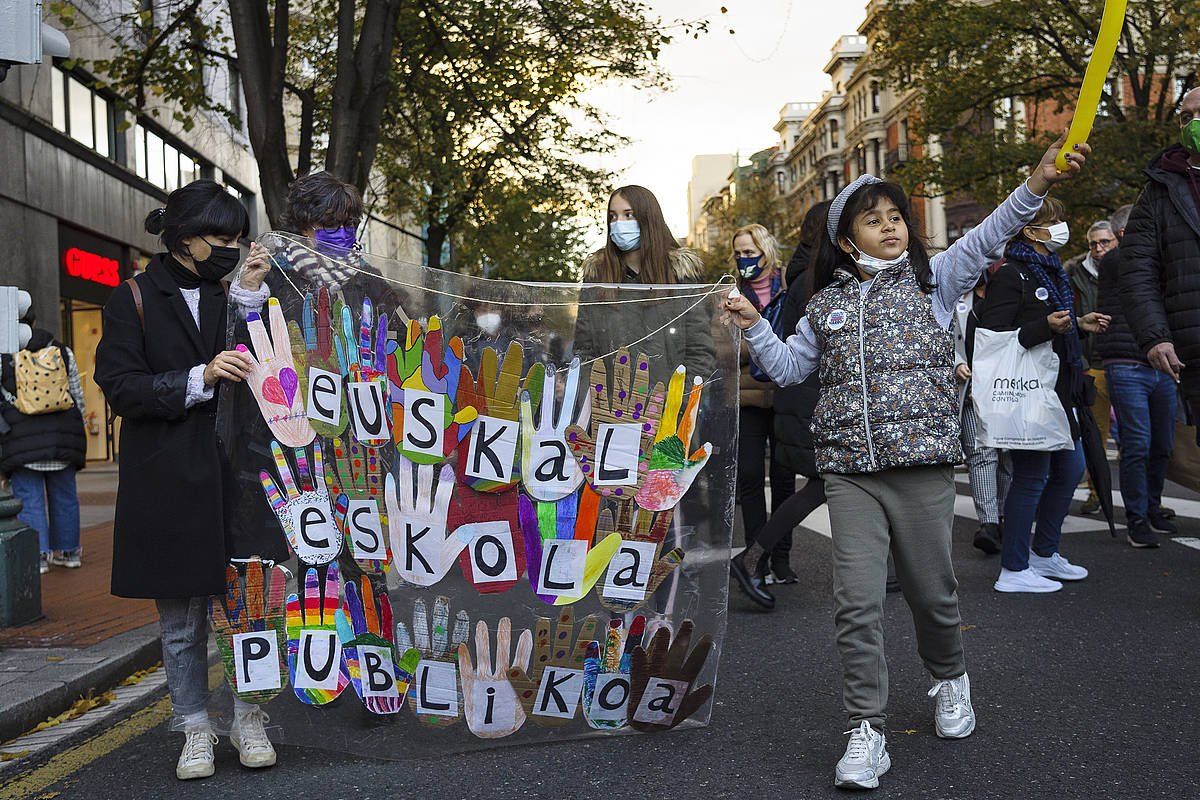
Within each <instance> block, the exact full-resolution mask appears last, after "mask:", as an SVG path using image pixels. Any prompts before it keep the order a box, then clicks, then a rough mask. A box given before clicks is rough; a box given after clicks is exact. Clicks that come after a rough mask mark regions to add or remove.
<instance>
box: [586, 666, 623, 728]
mask: <svg viewBox="0 0 1200 800" xmlns="http://www.w3.org/2000/svg"><path fill="white" fill-rule="evenodd" d="M628 709H629V676H628V675H621V674H620V673H616V672H607V673H606V672H602V673H600V674H599V675H597V676H596V688H595V690H594V691H593V692H592V704H591V706H590V707H589V708H588V717H590V718H591V719H593V720H595V721H597V722H599V721H602V720H603V721H606V722H624V721H625V718H626V716H627V714H628Z"/></svg>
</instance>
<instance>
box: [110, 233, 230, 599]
mask: <svg viewBox="0 0 1200 800" xmlns="http://www.w3.org/2000/svg"><path fill="white" fill-rule="evenodd" d="M163 258H169V256H166V255H165V254H162V255H158V256H155V257H154V259H152V260H151V262H150V265H149V267H148V268H147V270H146V272H144V273H143V274H141V275H138V276H137V277H135V278H134V280H135V281H136V282H137V284H138V286H139V288H140V289H141V295H142V308H143V310H144V314H145V329H144V330H143V327H142V323H141V322H140V321H139V319H138V314H137V310H136V308H135V306H134V300H133V293H132V291H131V290H130V288H129V286H127V285H125V284H121V285H120V286H118V287H117V288H116V290H115V291H114V292H113V294H112V297H111V298H110V299H109V301H108V304H107V305H105V307H104V334H103V337H102V338H101V340H100V344H99V346H98V347H97V348H96V372H95V376H96V383H97V384H99V386H100V388H101V389H102V390H103V391H104V396H105V397H106V398H107V399H108V403H109V405H110V406H112V409H113V411H114V412H115V413H116V414H118V415H120V416H121V418H122V420H121V439H120V465H119V468H120V488H119V489H118V491H117V509H116V519H115V521H114V523H113V573H112V592H113V594H115V595H118V596H121V597H147V598H182V597H199V596H204V595H211V594H219V593H222V592H224V591H225V565H226V564H227V558H228V556H227V546H226V528H227V519H226V517H227V514H226V513H225V503H224V493H225V489H226V480H227V470H226V469H225V467H224V464H223V457H222V455H221V452H220V449H219V447H218V443H217V436H216V429H215V419H216V413H217V401H216V400H215V399H214V400H211V401H209V402H206V403H201V404H199V405H195V406H192V407H191V408H185V407H184V401H185V398H186V396H187V381H188V372H189V370H191V369H192V367H195V366H196V365H197V364H203V363H207V362H208V361H211V360H212V358H213V357H214V356H215V355H216V354H217V353H218V352H220V351H221V350H223V349H225V348H224V345H225V325H226V305H227V303H226V298H225V293H224V291H223V290H222V288H221V285H220V284H218V283H215V282H205V283H203V284H202V285H201V288H200V328H199V329H198V330H197V328H196V324H195V322H194V321H193V319H192V315H191V312H190V311H189V310H188V307H187V303H186V302H185V301H184V299H183V295H182V294H181V293H180V291H179V287H178V286H177V285H176V284H175V282H174V281H173V280H172V279H171V277H170V275H169V274H168V273H167V271H166V268H165V267H164V266H163V265H162V263H161V259H163Z"/></svg>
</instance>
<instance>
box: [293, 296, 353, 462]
mask: <svg viewBox="0 0 1200 800" xmlns="http://www.w3.org/2000/svg"><path fill="white" fill-rule="evenodd" d="M334 288H335V289H336V288H337V287H336V286H335V287H334ZM343 308H345V306H344V305H343V304H342V300H341V298H340V297H339V298H338V299H337V300H336V301H334V302H333V303H332V305H331V303H330V292H329V287H328V286H324V285H322V286H321V287H320V288H319V289H318V290H317V296H316V299H315V302H314V298H313V294H312V292H306V293H305V295H304V308H303V311H302V312H301V313H302V317H301V319H302V321H303V334H304V353H305V356H304V357H305V362H306V364H307V365H308V373H307V374H308V396H307V398H306V400H305V402H306V403H307V410H308V421H309V423H310V424H311V425H312V427H313V430H314V431H316V432H317V435H318V436H324V437H327V438H333V437H335V436H341V435H342V432H343V431H344V430H346V425H347V424H349V422H350V417H349V414H348V413H347V411H346V389H345V380H346V377H347V376H348V375H349V368H350V354H349V352H348V350H347V343H346V338H345V335H344V334H343V332H342V331H340V330H339V328H338V326H339V324H340V322H341V319H342V309H343Z"/></svg>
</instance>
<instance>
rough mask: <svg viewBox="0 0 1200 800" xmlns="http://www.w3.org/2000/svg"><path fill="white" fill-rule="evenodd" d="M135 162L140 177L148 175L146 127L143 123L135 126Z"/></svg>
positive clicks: (135, 169) (135, 168)
mask: <svg viewBox="0 0 1200 800" xmlns="http://www.w3.org/2000/svg"><path fill="white" fill-rule="evenodd" d="M133 162H134V171H135V172H137V174H138V177H140V178H144V177H146V129H145V128H143V127H142V126H141V125H134V126H133Z"/></svg>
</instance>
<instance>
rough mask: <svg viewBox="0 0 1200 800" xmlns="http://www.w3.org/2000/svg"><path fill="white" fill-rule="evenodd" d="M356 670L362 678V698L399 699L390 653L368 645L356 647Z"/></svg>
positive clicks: (389, 650) (384, 649)
mask: <svg viewBox="0 0 1200 800" xmlns="http://www.w3.org/2000/svg"><path fill="white" fill-rule="evenodd" d="M358 665H359V666H358V668H359V670H360V671H361V676H362V696H363V697H364V698H366V697H399V696H400V690H399V689H397V688H396V673H395V671H394V668H393V666H392V651H391V649H390V648H387V647H376V646H375V645H370V644H360V645H359V646H358Z"/></svg>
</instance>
